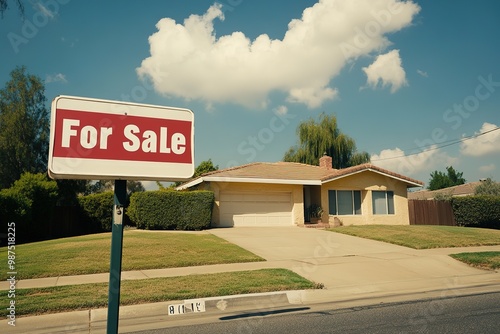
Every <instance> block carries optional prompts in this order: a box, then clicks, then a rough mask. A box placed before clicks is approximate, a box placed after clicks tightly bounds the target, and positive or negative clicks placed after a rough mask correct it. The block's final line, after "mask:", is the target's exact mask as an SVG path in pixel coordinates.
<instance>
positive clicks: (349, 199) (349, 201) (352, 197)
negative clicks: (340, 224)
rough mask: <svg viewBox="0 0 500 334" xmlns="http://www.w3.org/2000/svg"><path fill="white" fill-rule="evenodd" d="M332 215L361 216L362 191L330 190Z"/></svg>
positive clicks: (329, 200) (329, 201)
mask: <svg viewBox="0 0 500 334" xmlns="http://www.w3.org/2000/svg"><path fill="white" fill-rule="evenodd" d="M328 204H329V205H328V206H329V214H330V215H360V214H361V191H360V190H328Z"/></svg>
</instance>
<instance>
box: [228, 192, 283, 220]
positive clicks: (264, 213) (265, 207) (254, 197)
mask: <svg viewBox="0 0 500 334" xmlns="http://www.w3.org/2000/svg"><path fill="white" fill-rule="evenodd" d="M219 203H220V222H221V226H283V225H287V226H290V225H292V196H291V193H288V192H261V193H256V192H255V193H254V192H251V193H250V192H222V193H221V194H220V202H219Z"/></svg>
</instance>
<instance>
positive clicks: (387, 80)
mask: <svg viewBox="0 0 500 334" xmlns="http://www.w3.org/2000/svg"><path fill="white" fill-rule="evenodd" d="M363 71H364V72H365V73H366V76H367V81H366V84H367V85H368V86H370V87H372V88H377V86H379V83H381V84H382V87H386V86H391V93H395V92H396V91H397V90H399V89H400V88H401V87H403V86H406V85H408V82H407V81H406V72H405V70H404V69H403V67H402V62H401V57H400V56H399V50H392V51H390V52H388V53H386V54H383V55H379V56H377V58H376V59H375V61H374V62H373V63H372V64H371V65H370V66H368V67H363Z"/></svg>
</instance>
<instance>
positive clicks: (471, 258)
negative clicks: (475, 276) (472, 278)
mask: <svg viewBox="0 0 500 334" xmlns="http://www.w3.org/2000/svg"><path fill="white" fill-rule="evenodd" d="M450 256H451V257H452V258H454V259H457V260H459V261H462V262H464V263H467V264H469V265H471V266H474V267H478V268H483V269H492V270H494V269H498V268H500V252H475V253H458V254H451V255H450Z"/></svg>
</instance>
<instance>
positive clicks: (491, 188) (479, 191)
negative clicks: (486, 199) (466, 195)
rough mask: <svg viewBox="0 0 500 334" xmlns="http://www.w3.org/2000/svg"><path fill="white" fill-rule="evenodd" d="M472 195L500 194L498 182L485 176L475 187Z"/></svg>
mask: <svg viewBox="0 0 500 334" xmlns="http://www.w3.org/2000/svg"><path fill="white" fill-rule="evenodd" d="M474 195H486V196H500V183H498V182H495V181H493V180H492V179H491V178H487V179H486V180H484V181H483V182H481V184H480V185H478V186H477V187H476V189H475V190H474Z"/></svg>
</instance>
